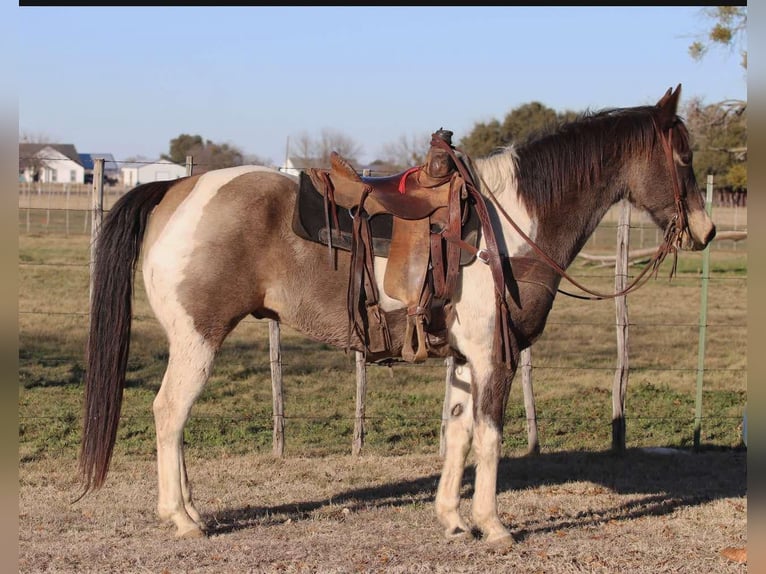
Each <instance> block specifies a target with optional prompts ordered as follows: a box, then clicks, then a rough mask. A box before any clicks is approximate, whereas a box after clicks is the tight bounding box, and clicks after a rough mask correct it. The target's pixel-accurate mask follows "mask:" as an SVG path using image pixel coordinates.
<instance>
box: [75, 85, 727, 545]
mask: <svg viewBox="0 0 766 574" xmlns="http://www.w3.org/2000/svg"><path fill="white" fill-rule="evenodd" d="M680 91H681V85H680V84H679V85H678V86H677V87H676V88H675V89H672V88H670V89H668V90H667V92H665V93H664V95H663V96H662V97H661V98H660V99H659V100H658V102H657V103H656V104H655V105H641V106H636V107H626V108H608V109H603V110H599V111H593V112H591V111H588V112H585V113H584V114H582V115H581V116H580V117H578V118H577V119H576V120H574V121H572V122H571V123H566V124H562V125H561V126H559V127H558V128H557V129H556V130H554V131H551V132H550V133H545V134H543V135H541V136H539V137H536V138H534V139H530V140H529V141H525V142H522V143H517V144H514V145H511V146H507V147H503V148H500V149H498V150H495V152H493V153H491V154H489V155H487V156H485V157H482V158H476V159H474V160H472V161H471V164H472V170H473V171H474V172H475V176H476V177H475V179H476V181H477V184H478V186H479V188H480V191H481V193H482V195H483V196H485V197H486V198H487V203H486V205H487V208H488V211H489V212H490V215H491V221H492V227H493V229H494V233H495V235H496V246H495V247H494V249H495V250H496V251H497V252H495V253H490V254H489V255H490V256H492V257H496V258H500V259H501V260H503V261H504V262H505V265H504V270H505V275H506V276H505V279H504V281H505V292H504V293H503V294H502V297H503V302H504V305H503V306H504V308H505V311H503V310H502V307H503V306H501V307H498V306H493V305H492V304H488V303H487V302H488V301H491V300H493V298H494V296H495V294H496V289H497V288H496V282H495V281H494V280H493V276H492V272H491V269H490V267H489V266H488V265H485V261H484V260H483V259H482V260H480V259H479V258H475V259H474V260H473V261H472V262H470V263H469V264H467V265H465V266H463V267H461V268H460V272H459V279H458V285H457V288H456V291H455V293H454V295H453V298H452V300H451V305H452V312H451V314H450V320H449V324H448V325H447V327H448V337H447V339H446V347H447V351H446V353H447V355H451V356H453V357H455V365H456V366H455V368H454V380H453V382H452V387H451V392H450V399H449V405H448V406H449V418H448V421H447V429H446V452H445V453H444V460H443V467H442V472H441V475H440V479H439V483H438V486H437V489H436V494H435V515H436V519H437V520H438V522H439V523H440V525H441V528H443V532H444V535H445V536H446V537H447V538H448V539H453V538H466V537H468V538H471V537H474V536H479V537H481V538H482V539H483V541H484V542H485V543H486V544H487V547H488V548H489V547H500V548H508V547H510V546H511V545H512V544H513V536H512V534H511V531H510V530H509V528H508V527H507V526H506V525H505V524H503V522H502V521H501V519H500V517H499V514H498V508H497V499H496V488H497V472H498V462H499V457H500V448H501V444H502V443H501V441H502V433H503V414H504V411H505V409H506V404H507V400H508V396H509V392H510V388H511V382H512V380H513V377H514V374H515V371H516V367H517V365H518V364H519V357H520V353H521V351H522V350H523V349H525V348H527V347H528V346H530V345H531V344H532V343H533V342H534V341H535V340H536V339H537V338H538V337H539V336H540V335H541V333H542V332H543V329H544V327H545V324H546V320H547V317H548V313H549V311H550V310H551V307H552V304H553V301H554V298H555V296H556V293H557V292H558V291H559V289H558V286H559V282H560V281H561V279H562V274H561V273H560V272H558V271H550V269H551V268H552V266H553V267H554V268H555V267H556V266H557V267H558V268H559V269H561V270H565V269H566V268H567V267H568V266H569V265H570V264H571V263H572V261H573V260H574V259H575V257H576V256H577V253H578V252H579V251H580V249H581V248H582V247H583V245H584V244H585V242H586V241H587V239H588V238H589V236H590V235H591V234H592V232H593V231H594V230H595V228H596V226H597V225H598V223H599V222H600V220H601V219H602V218H603V216H604V215H605V214H606V212H607V210H608V209H609V208H610V207H611V206H612V205H614V204H615V203H617V202H618V201H621V200H628V201H629V202H630V203H631V204H632V205H633V206H634V207H636V208H638V209H640V210H643V211H646V212H647V213H648V214H649V215H650V216H651V218H652V220H653V222H654V223H655V224H656V225H657V226H658V227H659V228H660V229H662V230H665V231H666V235H668V236H672V237H673V238H674V244H673V248H674V255H675V254H676V253H675V251H677V250H678V249H681V250H701V249H703V248H704V247H705V246H707V245H708V243H709V242H710V241H711V240H712V239H713V237H714V236H715V225H714V224H713V222H712V220H711V219H710V217H709V215H708V213H707V211H706V209H705V203H704V199H703V196H702V193H701V191H700V189H699V187H698V185H697V182H696V180H695V177H694V169H693V161H692V160H693V158H692V150H691V147H690V141H689V137H690V136H689V133H688V131H687V128H686V127H685V124H684V122H683V120H682V119H681V118H680V117H679V116H678V115H677V106H678V100H679V97H680ZM297 189H298V182H297V178H296V177H294V176H290V175H287V174H284V173H282V172H280V171H279V170H276V169H272V168H268V167H265V166H237V167H231V168H224V169H217V170H213V171H208V172H206V173H204V174H200V175H194V176H189V177H186V178H182V179H178V180H175V181H158V182H151V183H145V184H142V185H140V186H138V187H136V188H134V189H132V190H131V191H129V192H128V193H126V194H125V195H124V196H122V197H121V198H120V199H119V200H118V201H117V202H116V203H115V205H114V206H113V208H112V209H111V210H110V211H109V212H108V213H107V214H106V216H105V217H104V221H103V223H102V226H101V228H100V232H99V234H98V237H97V240H96V245H95V251H94V268H93V278H92V298H91V307H90V328H89V329H90V330H89V335H88V340H87V348H86V359H87V364H86V374H85V381H84V399H83V403H84V405H83V406H84V409H83V410H84V412H83V431H82V440H81V445H80V455H79V469H78V470H79V477H80V481H81V485H82V489H83V490H82V494H81V496H80V497H82V496H84V495H85V494H87V493H88V492H90V491H93V490H96V489H100V488H102V487H103V485H104V483H105V480H106V476H107V473H108V468H109V464H110V460H111V458H112V452H113V448H114V445H115V442H116V434H117V428H118V424H119V417H120V410H121V405H122V395H123V387H124V386H125V372H126V363H127V358H128V349H129V342H130V336H131V317H132V307H131V299H132V295H133V282H134V279H135V271H136V268H137V265H138V261H139V258H140V256H143V259H142V272H143V280H144V287H145V289H146V293H147V296H148V300H149V303H150V305H151V308H152V310H153V313H154V314H155V315H156V317H157V319H158V321H159V323H160V324H161V326H162V327H163V329H164V331H165V333H166V335H167V340H168V349H169V355H168V361H167V368H166V370H165V373H164V376H163V379H162V383H161V386H160V388H159V390H158V392H157V394H156V396H155V398H154V401H153V404H152V410H153V414H154V420H155V427H156V446H157V473H158V493H157V507H156V508H157V513H158V515H159V518H160V519H161V520H163V521H167V522H171V523H172V524H173V525H174V526H175V531H174V534H175V536H177V537H199V536H205V535H206V525H205V523H204V521H203V519H202V517H201V515H200V513H199V511H198V509H197V507H196V505H195V503H194V501H193V498H192V489H191V481H190V480H189V478H188V476H187V471H186V464H185V462H184V447H183V430H184V426H185V424H186V422H187V419H188V417H189V414H190V411H191V408H192V405H193V403H194V401H195V399H196V398H197V397H198V396H199V394H200V392H201V391H202V389H203V387H204V385H205V383H206V381H207V380H208V377H209V375H210V373H211V368H212V366H213V362H214V359H215V357H216V353H217V351H218V350H219V349H220V348H221V345H222V344H223V342H224V340H225V338H226V337H227V335H228V334H229V333H230V332H231V331H232V330H233V329H234V328H235V327H236V326H237V324H238V323H239V322H240V321H241V320H242V319H243V318H245V317H248V316H253V317H255V318H258V319H262V318H268V319H272V320H276V321H279V322H282V323H284V324H286V325H289V326H290V327H292V328H294V329H296V330H297V331H298V332H301V333H302V334H304V335H305V336H307V337H309V338H312V339H315V340H317V341H321V342H324V343H327V344H329V345H331V346H336V347H338V348H344V347H345V348H349V333H348V330H347V325H348V308H347V301H346V293H347V287H348V282H349V275H348V271H349V254H348V253H347V252H344V251H341V250H335V258H336V261H335V267H334V268H330V266H329V265H328V262H327V247H326V246H323V245H320V244H318V243H314V242H311V241H308V240H306V239H304V238H300V237H298V236H297V235H296V234H295V233H294V232H293V230H292V227H291V219H292V214H293V209H294V207H295V202H296V196H297ZM479 245H480V248H481V249H483V250H485V251H486V250H487V249H488V246H487V244H486V242H485V237H482V238H481V241H480V244H479ZM533 247H534V248H533ZM676 248H677V249H676ZM516 258H519V259H516ZM522 259H523V260H525V261H526V262H527V266H531V269H532V271H533V272H532V273H531V275H530V276H529V277H526V275H525V274H524V273H519V272H518V270H516V271H514V269H513V267H514V262H515V261H517V260H522ZM386 263H387V260H386V258H385V257H378V256H376V257H375V258H374V269H375V277H376V279H375V280H376V281H378V288H379V289H378V290H379V292H380V305H381V307H382V308H383V309H384V311H386V312H388V313H389V314H390V319H389V326H391V327H392V328H391V331H392V334H396V336H393V335H392V338H393V343H392V345H393V350H392V352H396V351H397V350H401V346H402V337H401V334H400V331H403V325H404V321H405V320H406V317H404V315H405V314H406V310H405V311H403V310H402V309H401V306H402V304H401V302H399V301H397V300H395V299H392V298H390V297H388V296H387V295H386V294H385V290H384V289H383V285H382V279H380V278H382V277H383V271H385V268H386ZM546 270H547V271H546ZM528 275H529V274H528ZM525 277H526V279H525ZM517 278H519V279H518V280H517ZM500 312H507V313H508V318H509V323H510V342H509V343H510V344H509V348H510V357H509V360H499V359H498V358H497V357H498V355H497V353H496V352H495V351H496V350H497V349H496V347H497V345H498V344H499V343H498V341H497V339H496V337H495V335H496V324H495V321H496V318H497V314H498V313H500ZM350 348H353V349H356V350H362V351H363V350H364V346H363V344H362V343H361V342H360V341H358V340H355V341H352V342H351V344H350ZM430 352H433V353H434V354H433V356H445V354H444V349H439V348H435V349H434V350H433V351H429V353H430ZM471 448H473V451H474V457H475V484H474V494H473V497H472V505H471V520H468V519H467V518H464V517H463V516H462V515H461V513H460V512H459V503H460V485H461V481H462V477H463V474H464V470H465V465H466V461H467V457H468V454H469V452H470V450H471ZM471 522H472V526H470V525H471Z"/></svg>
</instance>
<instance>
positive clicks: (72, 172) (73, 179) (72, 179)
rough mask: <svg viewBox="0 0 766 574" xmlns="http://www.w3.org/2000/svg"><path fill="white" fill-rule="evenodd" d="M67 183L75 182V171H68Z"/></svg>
mask: <svg viewBox="0 0 766 574" xmlns="http://www.w3.org/2000/svg"><path fill="white" fill-rule="evenodd" d="M69 181H70V182H72V183H75V182H76V181H77V170H74V169H70V170H69Z"/></svg>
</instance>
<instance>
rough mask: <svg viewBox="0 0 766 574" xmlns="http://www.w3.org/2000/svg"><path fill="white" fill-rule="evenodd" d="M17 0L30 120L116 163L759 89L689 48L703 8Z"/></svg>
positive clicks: (467, 127) (25, 109)
mask: <svg viewBox="0 0 766 574" xmlns="http://www.w3.org/2000/svg"><path fill="white" fill-rule="evenodd" d="M15 9H16V10H17V14H16V22H17V23H16V31H17V38H18V40H17V44H18V58H17V61H16V69H15V75H16V77H17V86H18V91H17V95H18V120H19V134H20V135H22V134H26V135H28V136H30V137H32V138H33V139H38V140H39V139H43V140H44V141H48V142H51V143H73V144H74V145H75V146H76V147H77V150H78V151H79V152H81V153H82V152H89V153H111V154H113V156H114V157H115V159H117V160H118V161H121V160H125V159H127V158H129V157H135V156H143V157H145V158H148V159H156V158H158V157H159V155H160V154H162V153H167V152H168V150H169V143H170V140H171V139H173V138H175V137H176V136H178V135H179V134H182V133H188V134H199V135H201V136H202V137H203V138H204V139H206V140H212V141H214V142H216V143H229V144H231V145H234V146H237V147H238V148H239V149H241V150H242V151H243V152H244V153H245V154H248V155H256V156H258V157H259V158H262V159H267V160H270V161H271V162H273V163H274V164H275V165H281V164H283V162H284V158H285V154H286V153H287V151H288V149H289V145H290V141H291V140H292V142H293V145H294V142H295V141H297V139H298V138H300V137H302V136H308V137H309V138H312V139H319V138H320V137H321V135H322V132H323V130H331V131H333V132H336V133H340V134H342V135H344V136H345V137H347V138H350V139H351V140H352V141H353V142H354V143H356V144H358V145H359V146H360V148H361V154H360V157H359V161H361V162H363V163H369V162H371V161H373V160H375V159H378V158H382V156H383V155H384V154H385V147H386V146H390V145H394V144H396V143H397V142H398V141H400V140H401V139H402V138H404V139H407V140H410V141H412V139H413V138H414V139H416V140H420V139H421V138H422V141H423V142H424V148H425V146H426V145H427V142H428V138H429V136H430V134H431V133H432V132H434V131H436V130H437V129H439V128H442V127H443V128H445V129H449V130H452V131H453V132H454V134H455V135H454V137H453V140H454V142H455V143H458V142H459V140H460V138H461V137H464V136H466V135H468V134H469V133H470V132H471V130H472V129H473V128H474V126H475V125H476V124H477V123H479V122H488V121H491V120H494V119H496V120H498V121H500V122H502V120H503V119H504V118H505V116H506V115H507V114H508V113H509V112H511V111H512V110H513V109H515V108H517V107H519V106H521V105H523V104H526V103H530V102H540V103H542V104H544V105H546V106H548V107H550V108H552V109H554V110H556V111H565V110H573V111H585V110H597V109H602V108H606V107H627V106H635V105H644V104H653V103H656V101H657V100H658V99H659V98H660V97H661V96H662V95H663V94H664V92H665V91H666V90H667V89H668V88H670V87H675V86H676V85H678V84H682V91H681V105H682V106H683V104H684V102H686V101H688V100H689V99H691V98H692V97H696V98H700V99H701V100H702V101H703V102H704V103H715V102H718V101H722V100H726V99H747V80H746V76H745V72H744V70H743V68H742V67H741V66H740V65H739V55H738V54H737V53H735V52H730V51H728V50H727V49H725V48H715V49H713V50H711V51H710V52H709V54H708V55H707V56H706V57H705V58H704V59H703V60H702V61H699V62H698V61H695V60H693V59H692V58H691V56H689V54H688V46H689V44H690V43H691V42H692V41H693V40H695V39H697V38H698V37H699V35H700V34H702V33H704V32H705V31H706V30H707V29H708V28H709V26H710V23H711V21H710V20H709V18H707V17H706V16H704V15H703V13H702V9H701V8H700V7H698V6H691V7H689V6H687V7H683V6H679V7H670V6H665V7H662V6H661V7H642V6H621V7H620V6H613V7H561V6H543V7H526V6H506V7H498V8H491V7H465V6H463V7H455V8H448V7H406V6H405V7H349V8H343V7H317V8H310V7H300V6H296V7H263V6H251V7H233V6H230V7H66V8H56V7H18V6H17V7H16V8H15ZM295 151H296V150H295V149H293V152H295ZM424 151H425V149H424Z"/></svg>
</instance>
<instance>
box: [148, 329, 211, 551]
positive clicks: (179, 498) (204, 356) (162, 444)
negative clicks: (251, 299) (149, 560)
mask: <svg viewBox="0 0 766 574" xmlns="http://www.w3.org/2000/svg"><path fill="white" fill-rule="evenodd" d="M189 335H190V337H186V338H185V339H186V340H185V341H184V343H183V344H179V343H174V342H173V341H171V345H170V357H169V359H168V367H167V370H166V371H165V376H164V378H163V379H162V386H161V387H160V390H159V392H158V393H157V396H156V397H155V399H154V405H153V408H154V423H155V427H156V429H157V473H158V479H159V482H158V501H157V511H158V513H159V516H160V518H161V519H162V520H170V521H172V522H173V523H174V524H175V526H176V536H179V537H195V536H202V535H203V531H204V524H203V522H202V520H201V518H200V515H199V513H198V512H197V510H196V509H195V508H194V504H193V502H192V496H191V487H190V485H189V481H188V478H187V475H186V463H185V462H184V453H183V432H184V426H185V425H186V421H187V420H188V418H189V413H190V412H191V408H192V405H193V403H194V401H195V399H196V398H197V397H198V396H199V394H200V392H201V391H202V388H203V387H204V385H205V383H206V382H207V379H208V376H209V375H210V368H211V366H212V364H213V358H214V356H215V352H214V351H213V349H212V347H211V346H210V345H209V344H207V343H206V342H205V341H204V340H203V339H202V337H201V336H199V335H198V334H196V332H195V333H194V334H191V333H190V334H189ZM195 335H196V336H195ZM194 339H196V341H194V343H193V344H189V343H190V342H191V340H194Z"/></svg>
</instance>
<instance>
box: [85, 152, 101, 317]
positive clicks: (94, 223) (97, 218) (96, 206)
mask: <svg viewBox="0 0 766 574" xmlns="http://www.w3.org/2000/svg"><path fill="white" fill-rule="evenodd" d="M91 200H92V203H93V212H92V214H91V218H92V219H91V227H90V292H89V295H88V301H89V302H90V301H92V299H93V266H94V265H95V263H96V239H97V238H98V233H99V231H101V222H102V221H103V220H104V158H96V159H94V160H93V193H92V198H91ZM89 306H90V305H89Z"/></svg>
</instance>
